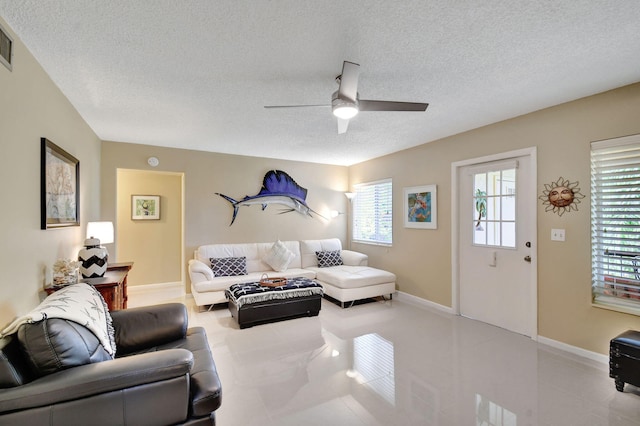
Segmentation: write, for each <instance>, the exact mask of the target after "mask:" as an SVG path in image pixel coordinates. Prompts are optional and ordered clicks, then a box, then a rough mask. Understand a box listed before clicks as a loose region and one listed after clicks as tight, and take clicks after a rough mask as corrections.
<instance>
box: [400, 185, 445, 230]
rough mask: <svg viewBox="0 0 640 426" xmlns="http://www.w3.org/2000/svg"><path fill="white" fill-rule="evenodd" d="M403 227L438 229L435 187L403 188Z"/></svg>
mask: <svg viewBox="0 0 640 426" xmlns="http://www.w3.org/2000/svg"><path fill="white" fill-rule="evenodd" d="M403 194H404V197H403V199H402V202H403V203H404V227H405V228H418V229H437V228H438V197H437V189H436V185H423V186H412V187H409V188H404V192H403Z"/></svg>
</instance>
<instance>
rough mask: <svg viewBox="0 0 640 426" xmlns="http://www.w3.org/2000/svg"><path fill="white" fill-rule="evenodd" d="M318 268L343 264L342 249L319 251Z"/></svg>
mask: <svg viewBox="0 0 640 426" xmlns="http://www.w3.org/2000/svg"><path fill="white" fill-rule="evenodd" d="M316 257H317V258H318V268H329V267H331V266H340V265H342V264H343V263H342V256H341V255H340V250H328V251H317V252H316Z"/></svg>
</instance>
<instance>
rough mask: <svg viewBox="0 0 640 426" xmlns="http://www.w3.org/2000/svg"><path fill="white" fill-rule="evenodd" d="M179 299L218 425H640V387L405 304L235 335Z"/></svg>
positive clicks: (528, 343) (517, 339)
mask: <svg viewBox="0 0 640 426" xmlns="http://www.w3.org/2000/svg"><path fill="white" fill-rule="evenodd" d="M130 300H131V306H135V305H144V304H150V303H158V302H164V301H176V300H178V301H183V302H184V303H186V304H187V306H189V315H190V325H192V326H195V325H198V326H202V327H204V328H205V329H206V331H207V334H208V337H209V342H210V345H211V349H212V352H213V356H214V358H215V362H216V365H217V367H218V372H219V374H220V379H221V381H222V386H223V403H222V407H221V408H220V409H219V410H218V411H217V422H218V425H219V426H230V425H244V426H246V425H256V426H258V425H260V426H263V425H273V426H276V425H278V426H280V425H284V426H289V425H290V426H297V425H333V426H342V425H354V426H356V425H357V426H361V425H381V426H382V425H384V426H386V425H412V426H413V425H441V426H449V425H452V426H458V425H482V426H485V425H487V426H489V425H504V426H515V425H518V426H527V425H563V426H566V425H580V426H584V425H611V426H613V425H616V426H631V425H640V388H637V387H634V386H631V385H629V384H627V385H626V387H625V392H624V393H620V392H617V391H616V389H615V386H614V383H613V379H610V378H609V376H608V366H607V365H605V364H601V363H597V362H594V361H591V360H588V359H584V358H581V357H578V356H575V355H573V354H570V353H566V352H563V351H560V350H557V349H554V348H551V347H549V346H546V345H543V344H539V343H537V342H535V341H533V340H531V339H529V338H526V337H524V336H520V335H517V334H514V333H511V332H508V331H505V330H502V329H500V328H496V327H493V326H490V325H487V324H484V323H480V322H477V321H473V320H469V319H466V318H462V317H458V316H452V315H448V314H446V313H442V312H439V311H435V310H429V309H426V308H423V307H416V306H414V305H411V304H408V303H403V302H401V301H397V300H393V301H375V302H372V303H366V304H361V305H356V306H353V307H351V308H347V309H341V308H340V307H339V306H337V305H336V304H334V303H332V302H329V301H326V300H323V301H322V310H321V311H320V315H319V316H317V317H312V318H298V319H294V320H288V321H281V322H277V323H272V324H266V325H260V326H254V327H252V328H248V329H244V330H240V329H239V328H238V326H237V324H236V323H235V321H234V320H233V318H232V317H231V315H230V313H229V311H228V310H227V309H226V308H224V307H222V308H216V309H213V310H211V311H209V312H200V311H199V310H198V309H197V308H196V307H195V306H194V305H193V300H192V299H182V300H181V299H167V300H164V299H163V297H162V295H157V294H156V295H151V294H147V295H144V296H142V295H136V296H133V295H132V296H130Z"/></svg>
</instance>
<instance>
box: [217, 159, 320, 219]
mask: <svg viewBox="0 0 640 426" xmlns="http://www.w3.org/2000/svg"><path fill="white" fill-rule="evenodd" d="M216 195H219V196H221V197H222V198H224V199H225V200H227V201H228V202H229V203H231V205H232V206H233V217H232V219H231V224H229V226H231V225H233V222H235V220H236V216H237V215H238V210H239V209H240V206H250V205H252V204H260V205H261V206H262V210H264V209H266V208H267V206H268V205H269V204H282V205H284V206H286V207H288V209H286V210H284V211H282V212H281V214H282V213H290V212H294V211H295V212H298V213H300V214H303V215H307V216H312V215H311V214H312V213H313V214H316V215H318V216H320V215H319V214H318V213H317V212H315V211H313V210H312V209H311V208H310V207H309V206H308V205H307V201H306V199H307V189H306V188H303V187H301V186H300V185H298V184H297V183H296V181H295V180H293V179H292V178H291V176H289V175H288V174H287V173H286V172H283V171H282V170H270V171H268V172H267V173H266V174H265V175H264V179H263V180H262V188H261V189H260V192H258V193H257V194H256V195H251V196H249V195H247V196H245V197H244V198H243V199H241V200H234V199H233V198H231V197H229V196H227V195H224V194H220V193H219V192H216Z"/></svg>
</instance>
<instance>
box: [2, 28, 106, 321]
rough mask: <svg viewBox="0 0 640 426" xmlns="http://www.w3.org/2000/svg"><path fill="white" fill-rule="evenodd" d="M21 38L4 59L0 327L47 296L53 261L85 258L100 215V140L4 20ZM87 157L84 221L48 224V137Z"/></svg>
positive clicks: (81, 157) (84, 160) (82, 167)
mask: <svg viewBox="0 0 640 426" xmlns="http://www.w3.org/2000/svg"><path fill="white" fill-rule="evenodd" d="M0 22H1V23H2V26H3V27H4V28H5V29H6V30H7V31H9V32H10V34H11V35H12V37H13V40H14V45H13V46H14V56H13V59H14V62H13V71H12V72H10V71H9V70H8V69H7V68H5V67H4V66H2V65H0V143H1V144H2V156H0V173H1V175H0V176H1V179H2V182H3V184H2V189H0V191H2V192H1V193H2V200H3V205H2V209H0V227H1V228H2V234H1V235H2V241H1V242H0V269H1V270H2V280H1V281H0V327H3V326H4V325H6V324H7V323H8V322H10V321H11V320H12V319H13V318H14V317H15V316H17V315H22V314H25V313H27V312H28V311H30V310H31V309H33V308H34V307H35V306H36V305H37V304H38V303H39V302H40V299H41V298H42V297H43V296H44V292H43V291H42V288H43V286H44V279H45V272H44V271H45V267H49V268H50V267H51V265H52V264H53V262H55V260H56V259H58V258H74V259H75V258H77V256H78V250H79V249H80V248H81V247H82V243H83V241H84V238H85V235H84V232H85V229H86V223H87V222H88V221H90V220H98V219H99V216H98V212H99V203H100V198H99V195H100V175H99V170H100V140H99V139H98V138H97V136H96V135H95V134H94V133H93V131H91V129H90V128H89V127H88V126H87V124H86V123H85V122H84V120H83V119H82V117H80V115H79V114H78V112H77V111H76V110H75V109H74V107H73V106H72V105H71V104H70V103H69V101H68V100H67V99H66V98H65V97H64V96H63V95H62V93H61V92H60V91H59V90H58V88H57V86H55V85H54V84H53V82H52V81H51V80H50V79H49V76H48V75H47V74H46V73H45V72H44V70H43V69H42V68H41V67H40V65H39V64H38V63H37V62H36V61H35V59H34V58H33V56H32V55H31V54H30V53H29V51H28V50H27V49H26V47H25V46H24V44H23V43H22V42H21V41H20V40H19V39H18V38H17V37H16V36H15V34H13V33H12V32H11V30H10V28H9V26H8V25H7V24H6V23H5V22H4V21H3V20H1V19H0ZM41 137H46V138H48V139H49V140H51V141H53V142H54V143H55V144H57V145H58V146H60V147H62V148H63V149H64V150H66V151H67V152H69V153H70V154H71V155H73V156H75V157H76V158H77V159H78V160H79V161H80V219H81V221H82V226H79V227H71V228H64V229H54V230H41V229H40V138H41Z"/></svg>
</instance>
